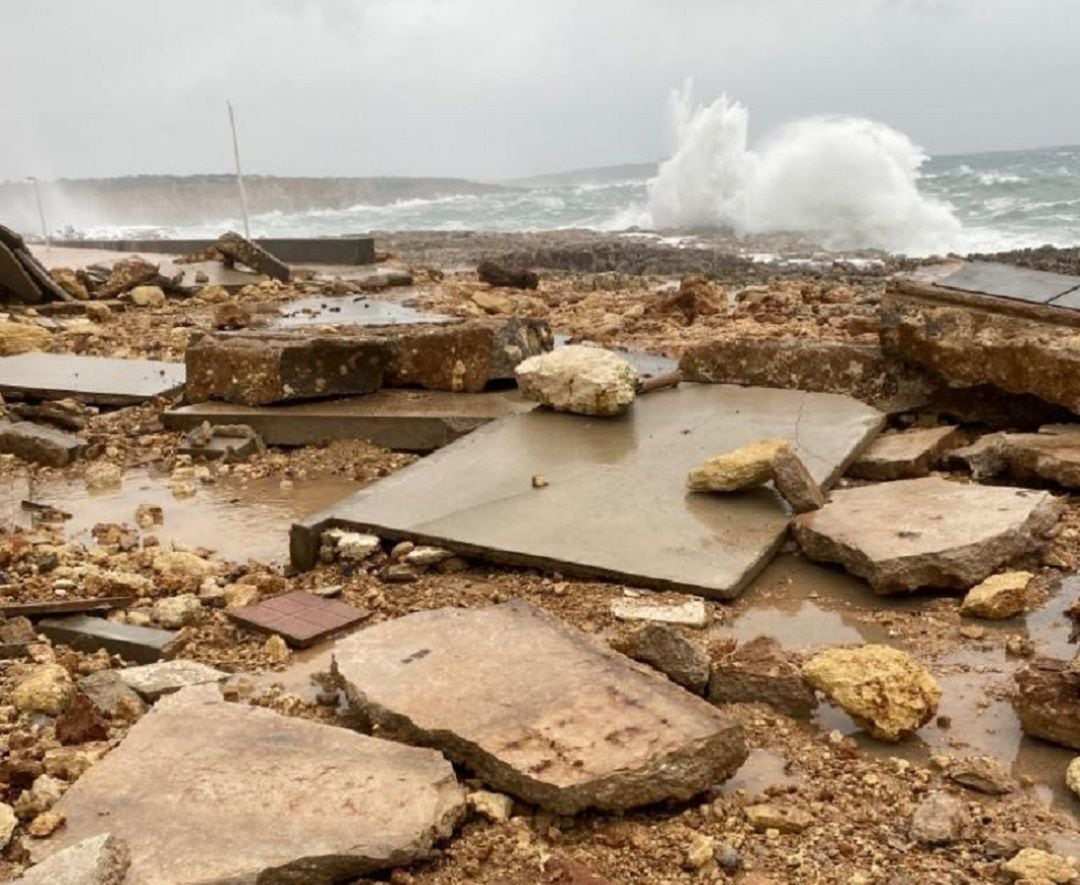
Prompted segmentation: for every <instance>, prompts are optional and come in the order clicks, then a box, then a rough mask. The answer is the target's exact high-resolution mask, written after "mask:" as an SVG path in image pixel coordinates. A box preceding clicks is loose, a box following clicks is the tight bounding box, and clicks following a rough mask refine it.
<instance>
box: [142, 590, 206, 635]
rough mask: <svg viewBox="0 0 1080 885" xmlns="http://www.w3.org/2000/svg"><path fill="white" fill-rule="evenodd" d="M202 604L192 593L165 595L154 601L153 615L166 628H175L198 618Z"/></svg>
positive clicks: (184, 625) (193, 621) (201, 610)
mask: <svg viewBox="0 0 1080 885" xmlns="http://www.w3.org/2000/svg"><path fill="white" fill-rule="evenodd" d="M202 612H203V604H202V603H201V602H200V601H199V597H198V596H196V595H195V594H194V593H181V594H180V595H179V596H167V597H165V598H164V599H158V600H156V601H155V602H154V608H153V617H154V620H155V621H157V622H158V623H159V624H161V626H162V627H164V628H165V629H167V630H177V629H179V628H180V627H186V626H187V625H188V624H193V623H195V621H197V620H198V618H199V615H201V614H202Z"/></svg>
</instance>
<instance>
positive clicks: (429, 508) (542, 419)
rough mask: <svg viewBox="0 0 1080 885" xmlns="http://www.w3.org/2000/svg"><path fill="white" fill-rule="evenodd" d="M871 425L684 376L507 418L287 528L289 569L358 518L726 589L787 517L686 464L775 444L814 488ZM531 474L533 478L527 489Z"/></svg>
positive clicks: (729, 593) (802, 401)
mask: <svg viewBox="0 0 1080 885" xmlns="http://www.w3.org/2000/svg"><path fill="white" fill-rule="evenodd" d="M882 420H883V416H882V415H881V413H880V412H878V411H876V410H875V409H872V408H871V407H869V406H866V405H864V404H862V403H859V402H856V401H855V400H852V399H849V398H847V397H843V396H836V395H832V394H821V393H806V392H803V391H792V390H767V389H754V388H741V387H728V386H722V385H698V384H686V385H682V386H680V387H679V388H678V389H675V390H667V391H660V392H658V393H654V394H650V395H649V396H646V397H641V398H639V399H638V401H637V402H636V403H635V404H634V406H633V407H632V408H631V409H630V411H629V412H627V413H626V414H625V415H622V416H620V417H618V418H586V417H582V416H579V415H569V414H560V413H554V412H546V411H540V410H537V411H534V412H530V413H528V414H523V415H515V416H513V417H510V418H503V419H500V420H499V421H496V422H493V423H491V424H489V425H487V426H486V427H481V428H480V429H479V430H477V431H475V432H474V433H472V434H470V435H469V436H467V437H465V438H463V439H460V440H458V441H457V442H455V443H453V444H452V445H449V446H447V447H446V448H444V449H442V450H440V451H439V452H436V453H435V454H434V455H432V456H431V457H429V458H426V459H424V460H423V461H420V462H418V463H416V464H414V465H411V466H410V467H407V468H406V469H405V470H402V471H400V472H398V473H396V474H394V475H393V476H390V477H387V478H386V479H383V480H381V481H380V482H378V483H376V484H375V485H373V486H371V487H370V488H367V489H364V490H362V491H360V492H359V493H357V494H355V495H353V496H351V497H349V498H346V499H345V500H343V501H341V502H340V503H338V504H337V505H334V506H333V507H331V508H328V509H327V510H325V511H323V512H322V513H319V514H316V515H315V516H313V517H311V518H309V519H308V520H307V521H305V522H303V523H299V524H297V525H295V526H294V527H293V531H292V543H291V548H292V556H293V562H294V564H295V565H297V566H298V567H301V568H310V567H311V566H312V565H314V562H315V559H316V556H317V553H318V547H319V535H320V534H321V532H322V531H323V530H324V529H325V528H330V527H333V526H343V527H356V528H358V529H362V530H363V531H370V532H373V533H374V534H377V535H380V536H382V537H385V538H389V539H393V540H405V539H410V540H415V541H418V542H420V543H424V544H433V545H435V546H441V547H447V548H449V549H452V550H454V551H456V552H458V553H462V554H465V555H468V556H474V557H478V558H483V559H488V560H491V561H493V562H504V563H510V564H517V565H527V566H536V567H540V568H546V569H551V570H555V571H560V572H564V573H567V574H576V575H582V576H594V577H601V578H610V579H613V580H617V581H622V582H625V583H629V584H636V585H639V586H646V587H655V588H658V589H664V590H682V591H688V592H692V593H699V594H702V595H705V596H713V597H721V598H731V597H734V596H737V595H738V594H739V593H740V592H741V591H742V589H743V588H744V587H745V586H746V584H747V583H748V582H749V581H750V580H751V579H752V578H753V576H754V575H755V574H756V573H757V572H758V571H759V570H760V569H761V568H762V567H763V566H764V565H765V564H766V563H767V562H768V560H769V559H770V558H771V557H772V554H773V553H774V552H775V551H776V549H777V548H778V547H779V545H780V543H781V542H782V540H783V537H784V534H785V532H786V531H787V527H788V523H789V513H788V510H787V508H786V505H784V503H783V502H782V500H781V499H780V497H779V496H778V495H777V494H776V493H775V492H774V491H773V490H772V489H771V488H759V489H755V490H750V491H747V492H745V493H738V494H730V495H704V494H694V493H690V492H688V491H687V489H686V484H685V480H686V472H687V471H688V470H689V469H690V468H692V467H694V466H696V465H697V464H700V463H701V462H702V461H704V460H705V459H706V458H709V457H712V456H713V455H716V454H718V453H721V452H726V451H730V450H732V449H735V448H738V447H739V446H741V445H745V444H746V443H750V442H754V441H756V440H760V439H764V438H775V437H783V438H786V439H789V440H791V442H792V443H793V445H794V448H795V450H796V451H797V452H798V453H799V455H800V457H802V459H803V460H804V461H805V463H806V465H807V467H808V468H809V470H810V472H811V473H812V474H813V476H814V479H815V480H817V481H818V483H820V484H821V485H822V486H824V487H828V486H829V485H831V484H832V482H833V481H835V479H836V478H837V477H839V476H840V475H842V473H843V471H844V469H845V468H846V467H847V465H848V463H849V461H850V460H851V459H853V458H854V457H855V456H856V455H857V454H858V452H859V451H860V449H861V447H862V446H863V445H865V444H866V443H867V442H868V441H869V440H870V439H871V438H872V437H873V436H874V435H875V434H876V433H877V432H878V430H879V428H880V426H881V423H882ZM536 474H541V475H543V476H544V477H545V479H546V480H547V483H548V484H547V486H545V487H543V488H534V487H533V484H532V477H533V476H534V475H536Z"/></svg>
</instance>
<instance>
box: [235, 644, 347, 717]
mask: <svg viewBox="0 0 1080 885" xmlns="http://www.w3.org/2000/svg"><path fill="white" fill-rule="evenodd" d="M333 652H334V643H333V642H323V643H320V644H319V645H315V646H312V647H311V648H305V649H299V650H298V649H294V650H293V653H292V658H291V659H290V662H289V665H288V666H287V667H286V668H285V669H284V670H281V671H275V670H266V671H264V672H262V673H254V674H252V673H243V674H240V675H238V676H234V677H232V678H231V679H229V680H227V681H226V685H229V684H238V683H240V682H246V683H248V684H249V685H251V686H253V687H254V690H255V693H256V694H258V693H260V692H262V691H265V690H266V689H269V688H270V687H271V686H274V685H279V686H281V688H282V689H283V690H284V691H285V692H286V693H287V694H294V695H296V696H297V697H299V698H300V699H301V700H303V701H305V702H307V703H309V704H313V703H315V698H316V696H317V695H318V694H319V692H320V691H322V686H321V685H320V684H319V683H318V682H316V681H315V680H314V678H313V677H315V676H316V675H318V674H320V673H329V672H330V659H331V657H332V655H333Z"/></svg>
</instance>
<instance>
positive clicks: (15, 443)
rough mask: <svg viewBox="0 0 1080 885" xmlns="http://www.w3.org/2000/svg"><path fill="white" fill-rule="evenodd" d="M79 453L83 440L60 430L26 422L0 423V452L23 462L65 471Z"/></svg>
mask: <svg viewBox="0 0 1080 885" xmlns="http://www.w3.org/2000/svg"><path fill="white" fill-rule="evenodd" d="M82 449H83V443H82V440H80V439H79V438H78V437H77V436H72V435H71V434H70V433H64V431H62V430H56V429H55V428H52V427H45V426H43V425H41V424H33V423H31V422H29V421H16V422H15V423H14V424H4V423H0V452H3V453H4V454H8V455H14V456H15V457H16V458H20V459H21V460H23V461H32V462H34V463H35V464H45V465H46V466H48V467H66V466H67V465H68V464H70V463H71V462H72V461H74V460H75V459H76V458H77V457H78V456H79V452H81V451H82Z"/></svg>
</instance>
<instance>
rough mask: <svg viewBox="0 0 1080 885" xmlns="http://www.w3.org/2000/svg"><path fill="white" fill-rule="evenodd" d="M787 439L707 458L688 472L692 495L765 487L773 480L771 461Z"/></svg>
mask: <svg viewBox="0 0 1080 885" xmlns="http://www.w3.org/2000/svg"><path fill="white" fill-rule="evenodd" d="M785 447H788V442H787V440H783V439H766V440H761V441H759V442H755V443H750V444H749V445H745V446H742V447H741V448H738V449H735V451H733V452H727V453H726V454H723V455H717V456H716V457H715V458H710V459H709V460H708V461H706V462H705V463H704V464H701V465H699V466H697V467H695V468H694V469H693V470H691V471H690V472H689V473H688V474H687V476H686V485H687V487H688V488H689V489H690V490H691V491H695V492H734V491H738V490H739V489H746V488H752V487H754V486H760V485H764V484H765V483H767V482H769V480H771V479H772V478H773V460H774V459H775V458H776V455H777V453H778V452H780V451H781V450H782V449H784V448H785Z"/></svg>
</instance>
